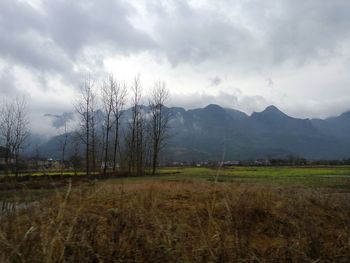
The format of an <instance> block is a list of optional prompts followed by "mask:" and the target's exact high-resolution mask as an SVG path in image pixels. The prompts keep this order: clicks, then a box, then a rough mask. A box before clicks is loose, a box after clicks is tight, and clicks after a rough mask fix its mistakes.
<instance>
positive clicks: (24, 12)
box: [0, 0, 152, 77]
mask: <svg viewBox="0 0 350 263" xmlns="http://www.w3.org/2000/svg"><path fill="white" fill-rule="evenodd" d="M133 12H134V10H133V9H132V8H131V7H130V6H129V5H127V4H126V3H124V2H122V1H107V0H101V1H89V0H88V1H85V0H84V1H83V0H76V1H69V0H57V1H54V0H49V1H43V3H42V6H41V8H40V9H37V8H34V7H33V6H31V5H29V4H28V3H27V2H25V1H21V2H20V1H14V0H2V1H1V2H0V57H2V58H4V59H5V60H6V61H7V62H8V63H9V64H13V65H21V66H25V67H26V68H28V69H30V70H38V71H40V72H44V73H45V72H49V73H58V74H61V75H69V74H71V73H72V71H73V66H74V63H76V62H79V60H83V59H84V58H81V57H80V55H81V54H82V52H83V51H84V48H86V47H94V46H97V47H99V48H104V49H106V50H107V49H108V48H110V49H113V51H114V52H118V53H123V54H129V53H130V52H135V51H140V50H145V49H148V48H150V46H152V41H151V39H150V38H149V37H148V36H147V35H146V34H145V33H143V32H142V31H140V30H138V29H136V28H135V27H134V26H133V25H132V24H131V22H130V21H129V15H131V14H132V13H133ZM65 77H66V76H65Z"/></svg>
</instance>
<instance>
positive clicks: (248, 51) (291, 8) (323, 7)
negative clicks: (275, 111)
mask: <svg viewBox="0 0 350 263" xmlns="http://www.w3.org/2000/svg"><path fill="white" fill-rule="evenodd" d="M33 3H34V4H33ZM349 9H350V2H349V1H345V0H334V1H319V0H305V1H295V0H281V1H274V0H266V1H259V0H246V1H227V0H221V1H215V2H213V1H210V0H202V1H185V0H169V1H161V0H141V1H125V0H113V1H110V0H100V1H94V0H75V1H70V0H35V1H29V0H28V1H23V0H2V1H0V61H5V63H4V64H5V66H4V67H3V68H1V69H0V91H1V94H2V95H3V96H12V95H13V94H17V93H18V92H20V91H24V90H28V91H27V92H28V93H35V96H37V99H36V101H35V103H37V102H38V101H39V98H40V100H45V98H47V94H46V93H45V92H49V90H50V93H49V94H50V98H55V96H56V94H59V96H62V98H63V99H62V98H61V101H64V100H65V99H66V100H67V96H68V95H67V94H68V93H67V94H65V93H66V91H67V89H69V88H70V89H72V88H73V87H78V85H77V83H78V82H80V81H81V76H84V75H86V73H92V74H95V75H98V76H99V75H102V72H104V71H107V68H106V60H107V59H109V58H114V59H116V60H118V59H120V61H121V60H124V61H125V60H126V58H130V57H133V58H135V57H137V56H138V55H139V54H147V56H146V55H145V57H147V59H148V58H150V59H152V60H154V61H152V63H153V64H152V63H148V61H147V60H146V59H144V60H140V61H136V62H135V61H133V62H134V63H131V64H129V65H133V66H134V67H131V66H130V67H128V68H127V69H125V70H126V71H133V70H135V68H137V69H141V70H143V69H144V70H145V71H146V70H148V67H150V64H152V65H154V64H157V65H158V67H154V68H153V71H150V72H151V74H150V75H152V77H154V78H155V79H159V78H160V77H161V78H164V80H165V81H167V79H166V78H167V76H170V75H171V74H170V73H169V71H170V70H174V71H175V72H177V71H176V69H178V68H182V69H183V71H184V70H186V72H188V73H187V74H186V81H187V83H184V82H185V80H182V79H183V78H181V77H180V76H176V78H174V79H175V80H174V81H173V83H172V85H171V86H173V87H177V86H180V85H181V86H185V87H186V89H187V93H186V92H184V93H181V92H182V91H183V90H181V88H179V89H178V90H175V92H173V93H174V94H181V95H178V96H177V97H176V95H175V98H174V101H178V102H179V104H181V105H185V106H186V107H195V106H205V105H206V104H209V103H218V104H222V105H224V106H232V107H236V108H238V109H242V110H245V111H248V112H249V111H252V110H256V109H260V108H261V107H263V105H265V104H267V101H275V102H280V103H282V102H283V103H284V102H285V101H284V100H283V99H284V98H282V99H279V100H278V99H276V98H274V100H272V99H270V98H269V95H268V92H271V88H272V87H273V89H274V90H277V89H278V91H279V92H280V93H279V94H284V93H288V95H289V98H291V99H289V98H288V99H285V100H289V101H287V102H288V103H289V104H288V105H293V104H294V105H297V102H299V101H300V100H301V99H300V97H302V95H303V96H304V97H308V98H307V99H305V101H304V102H305V103H309V102H310V95H309V94H310V93H312V94H315V95H313V96H315V98H314V99H315V100H317V101H318V103H319V104H318V105H321V104H322V102H323V101H324V100H323V98H322V97H321V95H319V94H318V93H317V91H318V89H317V88H310V87H311V85H310V82H311V80H312V81H314V78H312V79H311V80H310V79H309V80H308V79H307V77H303V80H302V81H301V84H300V83H297V84H298V85H299V86H297V85H295V86H293V87H291V86H292V85H286V79H287V77H286V75H288V76H295V75H297V74H296V72H301V71H304V72H307V73H309V72H310V73H312V70H314V69H312V68H308V65H311V64H315V63H316V64H322V65H323V64H324V65H328V64H330V63H333V62H334V61H336V62H337V67H335V68H336V69H337V70H334V71H332V75H334V74H333V73H337V72H339V71H340V70H338V69H340V68H342V67H343V68H344V67H347V65H346V64H344V65H342V64H341V63H342V61H343V60H344V61H345V60H346V59H347V58H348V57H349V56H350V48H349V42H350V16H349V14H348V10H349ZM330 61H331V62H330ZM347 63H348V62H347ZM126 64H127V63H125V64H121V66H120V67H123V65H126ZM135 65H136V66H137V67H136V66H135ZM140 65H141V66H140ZM14 68H15V69H16V70H14ZM19 68H20V69H24V70H21V71H19V70H17V69H19ZM315 68H316V67H315ZM24 71H25V72H29V73H28V74H30V75H32V79H34V80H35V83H32V85H31V88H27V84H26V80H27V77H26V76H23V74H21V73H18V72H24ZM183 71H182V72H183ZM178 72H181V70H179V71H178ZM313 72H314V73H315V72H316V73H317V71H313ZM137 73H141V74H142V73H143V72H135V74H137ZM116 74H118V72H116ZM157 74H158V75H157ZM174 74H175V73H174ZM215 74H220V76H224V75H225V84H226V82H229V81H227V79H226V75H227V76H229V77H228V78H229V79H230V80H231V83H230V84H232V85H234V86H239V87H240V88H241V89H242V92H243V93H244V94H254V93H255V94H256V95H243V94H236V93H232V92H231V91H230V89H229V88H225V87H222V86H223V85H222V84H223V80H222V78H220V76H217V75H215ZM159 75H160V76H159ZM270 75H271V76H273V81H272V79H271V78H268V79H267V85H268V86H269V87H270V89H269V90H268V91H262V89H261V88H259V87H260V84H258V83H257V82H255V83H252V82H254V81H253V79H255V80H256V79H259V80H260V81H261V76H270ZM310 75H312V76H315V74H310ZM330 75H331V74H329V76H328V77H327V76H326V75H325V74H322V76H321V77H320V78H322V82H323V83H326V84H327V85H328V84H329V82H327V81H325V79H326V78H327V79H328V80H329V79H331V78H332V77H331V76H330ZM98 76H97V78H98ZM208 76H213V77H212V78H211V79H209V82H210V83H209V84H210V85H211V86H220V90H221V93H218V94H216V95H209V94H207V93H203V92H200V88H198V87H195V85H198V86H200V87H203V86H205V85H207V84H208V83H205V82H204V81H208V79H207V77H208ZM242 76H244V77H242ZM246 76H248V77H246ZM121 77H122V78H123V76H121ZM196 78H197V79H196ZM333 78H335V77H333ZM340 78H342V79H341V81H339V80H338V79H340ZM199 79H200V80H199ZM336 79H337V81H334V82H332V83H331V84H332V87H330V88H328V90H331V91H332V92H333V90H334V95H332V96H334V98H333V99H332V100H331V101H332V102H333V103H335V104H334V105H335V106H334V107H331V106H329V107H328V108H329V110H330V112H334V109H335V108H337V105H336V104H337V101H339V100H340V98H341V97H348V96H350V94H349V93H347V92H348V91H346V89H347V87H348V83H349V79H347V77H345V75H344V76H340V77H339V78H338V75H337V77H336ZM53 80H54V81H53ZM288 80H289V83H292V84H294V83H293V82H292V81H290V79H288ZM181 81H183V82H181ZM236 81H237V82H239V83H240V84H242V85H236V84H235V82H236ZM203 82H204V83H203ZM244 82H245V83H248V82H249V85H247V86H250V87H249V88H250V90H249V92H248V91H247V92H246V89H245V88H244V87H243V86H245V85H244V84H245V83H244ZM274 82H275V83H278V86H279V87H278V88H277V87H274V86H275V85H273V84H274ZM188 83H191V85H193V87H189V86H190V85H189V84H188ZM344 83H345V84H344ZM227 84H228V83H227ZM283 84H284V85H285V87H287V86H288V89H289V90H288V89H287V88H283ZM326 84H324V85H326ZM340 84H341V85H342V88H339V89H338V91H337V92H336V91H335V90H336V88H335V86H336V85H340ZM18 85H21V87H19V86H18ZM35 85H37V86H38V87H40V89H41V90H42V94H40V95H38V91H37V90H38V88H33V86H35ZM241 86H242V87H241ZM252 86H256V87H255V88H251V87H252ZM62 87H64V88H62ZM67 87H68V88H67ZM322 87H323V86H322ZM344 87H345V88H344ZM61 88H62V90H64V91H65V92H60V90H61ZM283 89H284V90H283ZM52 90H54V91H56V93H55V94H54V92H51V91H52ZM57 90H58V91H57ZM292 90H294V91H292ZM245 92H246V93H245ZM264 92H265V94H264ZM276 92H277V91H276ZM293 92H294V93H300V94H301V95H300V97H297V96H296V95H295V96H294V97H293V96H291V93H293ZM324 94H328V93H324ZM182 95H183V96H184V97H185V98H184V100H181V96H182ZM64 96H66V97H64ZM191 96H193V97H191ZM286 97H287V96H286ZM57 101H58V99H57V100H55V102H57ZM287 102H286V103H287ZM320 103H321V104H320ZM42 104H45V110H46V111H47V112H55V109H56V108H57V106H56V105H58V103H52V101H51V102H50V101H49V100H48V99H47V101H45V102H42ZM340 104H341V105H342V109H343V108H344V107H346V106H345V105H346V103H340ZM340 104H339V105H340ZM61 105H63V106H66V104H64V103H62V104H61ZM286 105H287V104H286ZM310 105H311V104H310ZM324 105H325V104H324ZM50 107H52V108H53V109H54V110H53V111H50V110H49V108H50ZM288 107H289V106H288ZM290 107H293V106H290ZM295 107H296V106H295ZM298 108H299V109H304V111H305V112H311V107H304V108H303V107H298ZM339 109H340V108H339ZM38 110H39V109H38ZM295 112H298V114H303V113H301V112H299V111H297V110H295ZM44 113H46V112H43V114H44ZM322 114H323V113H322ZM38 116H39V114H38Z"/></svg>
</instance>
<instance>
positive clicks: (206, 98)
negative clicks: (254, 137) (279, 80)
mask: <svg viewBox="0 0 350 263" xmlns="http://www.w3.org/2000/svg"><path fill="white" fill-rule="evenodd" d="M208 104H218V105H220V106H222V107H227V108H233V109H238V110H241V111H244V112H246V113H248V114H250V113H252V112H254V111H259V110H262V109H264V108H266V107H267V106H268V105H270V104H272V103H271V102H269V101H267V100H266V99H265V98H264V97H262V96H246V95H243V94H242V93H241V92H240V91H239V90H236V91H235V92H222V91H221V92H219V93H217V94H208V93H206V92H195V93H189V94H173V95H172V99H171V105H173V106H181V107H184V108H186V109H193V108H202V107H205V106H207V105H208Z"/></svg>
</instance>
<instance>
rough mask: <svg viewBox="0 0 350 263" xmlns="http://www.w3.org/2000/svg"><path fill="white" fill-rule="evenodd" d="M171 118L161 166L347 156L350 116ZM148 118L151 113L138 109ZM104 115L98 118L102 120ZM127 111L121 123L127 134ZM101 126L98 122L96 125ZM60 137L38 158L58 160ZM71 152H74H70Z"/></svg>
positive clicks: (201, 112) (177, 111)
mask: <svg viewBox="0 0 350 263" xmlns="http://www.w3.org/2000/svg"><path fill="white" fill-rule="evenodd" d="M166 110H168V111H169V112H170V114H171V116H172V118H171V121H170V126H171V129H170V135H171V136H170V137H171V138H170V140H169V141H168V150H167V152H166V154H164V155H163V157H164V159H163V161H200V160H201V161H205V160H221V159H222V156H224V158H225V159H226V160H245V159H257V158H283V157H288V156H289V155H298V156H302V157H305V158H309V159H341V158H349V157H350V112H346V113H344V114H342V115H340V116H338V117H333V118H328V119H325V120H321V119H311V120H310V119H298V118H293V117H290V116H288V115H286V114H285V113H283V112H282V111H280V110H279V109H278V108H276V107H275V106H269V107H267V108H266V109H265V110H263V111H261V112H254V113H253V114H252V115H251V116H248V115H247V114H245V113H243V112H240V111H237V110H234V109H228V108H223V107H220V106H219V105H215V104H210V105H208V106H207V107H204V108H198V109H192V110H185V109H183V108H180V107H172V108H166ZM142 111H144V113H145V114H146V115H147V113H148V112H149V108H148V107H147V106H142ZM101 114H102V112H98V117H99V119H100V120H102V118H103V115H101ZM130 117H131V109H127V110H126V111H125V114H124V115H123V119H122V126H123V127H122V131H125V130H126V129H127V121H128V119H130ZM100 123H102V122H100ZM59 141H60V138H59V137H57V136H56V137H53V138H51V139H50V140H49V141H48V142H46V143H43V144H42V145H41V147H40V150H41V154H42V155H45V156H48V157H54V158H59V157H60V153H59V152H60V151H59V149H60V146H57V145H58V144H59ZM68 148H69V150H68V152H69V151H71V150H72V147H68Z"/></svg>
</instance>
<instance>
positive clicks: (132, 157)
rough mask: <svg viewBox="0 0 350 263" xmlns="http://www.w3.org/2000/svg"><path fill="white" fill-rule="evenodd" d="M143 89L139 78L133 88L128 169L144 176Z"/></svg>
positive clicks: (128, 140)
mask: <svg viewBox="0 0 350 263" xmlns="http://www.w3.org/2000/svg"><path fill="white" fill-rule="evenodd" d="M141 98H142V88H141V85H140V80H139V78H135V80H134V85H133V86H132V117H131V122H130V123H129V134H128V137H127V144H128V145H127V146H128V168H129V173H136V175H143V173H144V160H145V156H144V150H145V147H144V143H145V141H144V126H145V125H144V119H143V113H142V110H141Z"/></svg>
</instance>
